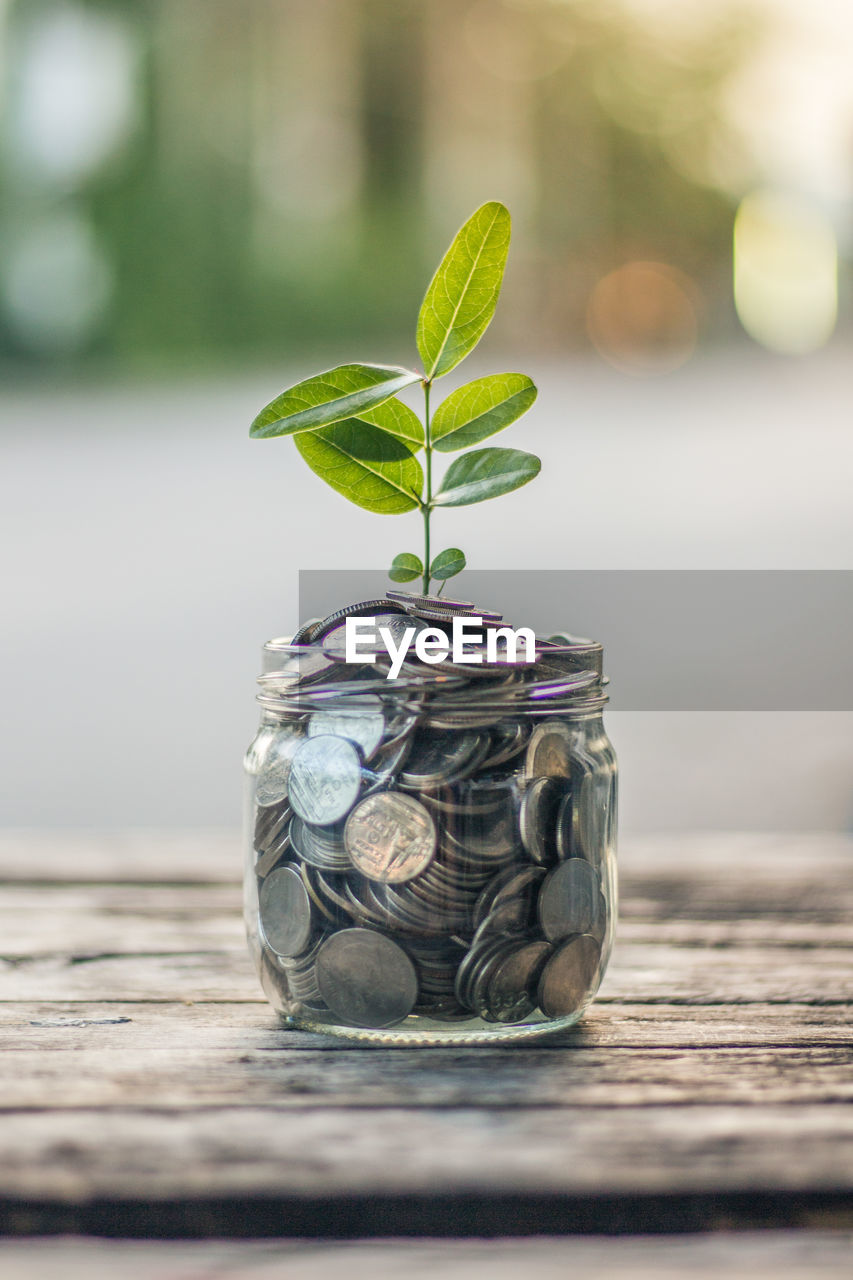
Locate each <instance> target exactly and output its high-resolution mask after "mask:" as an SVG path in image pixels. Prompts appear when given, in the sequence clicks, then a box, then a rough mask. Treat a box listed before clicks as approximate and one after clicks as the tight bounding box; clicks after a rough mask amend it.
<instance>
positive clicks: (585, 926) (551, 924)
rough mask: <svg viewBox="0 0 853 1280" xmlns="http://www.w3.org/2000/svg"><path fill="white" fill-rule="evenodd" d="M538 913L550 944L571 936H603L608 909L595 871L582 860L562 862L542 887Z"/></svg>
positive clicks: (550, 873)
mask: <svg viewBox="0 0 853 1280" xmlns="http://www.w3.org/2000/svg"><path fill="white" fill-rule="evenodd" d="M538 910H539V923H540V925H541V926H542V932H543V933H544V934H545V937H546V938H548V939H549V940H550V941H551V942H557V941H558V940H559V939H560V938H565V937H567V936H568V935H569V934H572V933H591V934H596V935H597V934H599V933H601V932H602V929H603V924H604V918H605V915H606V909H605V903H604V898H603V895H602V893H601V884H600V881H599V878H598V873H597V872H596V870H595V868H594V867H592V866H591V865H590V864H589V863H588V862H586V861H585V860H584V859H583V858H568V859H567V860H566V861H565V862H561V863H560V864H559V865H558V866H556V867H555V868H554V870H553V871H551V872H549V873H548V875H547V876H546V878H545V880H544V882H543V884H542V888H541V890H540V892H539V907H538ZM602 936H603V935H602Z"/></svg>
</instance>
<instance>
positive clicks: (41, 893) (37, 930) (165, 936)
mask: <svg viewBox="0 0 853 1280" xmlns="http://www.w3.org/2000/svg"><path fill="white" fill-rule="evenodd" d="M849 878H850V880H851V881H853V874H851V875H850V877H849ZM827 891H828V890H827ZM788 892H789V899H788V904H787V907H786V908H785V909H784V910H779V911H777V912H776V913H775V914H774V913H773V912H771V911H770V910H768V911H767V913H766V914H761V915H758V914H755V913H753V914H750V913H749V912H748V911H747V910H746V907H744V910H743V913H742V915H741V916H740V917H737V918H722V919H707V918H706V917H705V916H704V915H703V914H702V912H703V907H702V904H701V901H699V902H694V903H691V902H690V901H686V900H685V899H686V898H687V894H686V892H685V890H684V887H683V886H682V887H681V888H680V890H679V894H680V897H681V900H682V901H681V907H680V910H679V913H678V915H677V916H674V917H671V918H659V917H658V916H657V914H656V913H657V912H658V911H659V910H660V903H657V904H655V906H654V907H653V908H652V909H650V910H649V911H648V912H646V913H645V914H643V903H644V901H647V899H643V898H642V897H640V898H637V897H632V896H631V895H630V886H627V887H626V889H625V892H624V893H623V907H622V915H621V919H620V922H619V939H620V941H628V942H632V943H648V944H652V945H656V944H658V943H673V944H677V945H681V946H690V947H713V948H722V947H731V946H736V945H744V944H758V945H760V946H768V945H769V946H773V947H780V946H786V947H798V948H802V949H808V948H820V949H825V948H827V947H853V902H852V903H851V910H850V912H849V913H847V914H846V915H844V916H843V918H842V919H839V920H834V919H833V920H828V919H826V918H825V917H826V915H827V914H828V911H825V912H824V918H823V919H815V918H814V915H813V914H812V913H810V912H808V911H807V910H805V909H804V910H803V917H802V918H800V917H796V918H792V909H793V908H795V907H796V905H797V903H798V902H799V898H798V893H799V890H798V889H797V888H796V887H793V888H790V889H789V891H788ZM697 897H698V894H697ZM243 936H244V934H243V924H242V895H241V890H240V887H239V886H238V885H172V886H162V885H127V884H119V885H102V884H91V885H55V884H42V885H30V884H12V885H5V886H3V888H2V891H0V939H2V944H0V954H1V955H2V956H3V957H4V958H6V959H18V958H23V957H32V956H56V955H71V956H91V955H97V954H99V953H100V954H109V953H113V954H133V953H138V954H145V953H148V954H154V953H157V952H160V953H162V952H164V951H170V952H180V951H185V952H190V951H204V950H208V949H210V947H211V946H213V947H219V946H223V945H225V946H241V945H242V940H243Z"/></svg>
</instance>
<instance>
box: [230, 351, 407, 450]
mask: <svg viewBox="0 0 853 1280" xmlns="http://www.w3.org/2000/svg"><path fill="white" fill-rule="evenodd" d="M419 381H420V377H419V375H418V374H416V373H412V372H411V370H409V369H401V368H399V367H398V366H396V365H392V366H385V365H379V364H341V365H338V367H337V368H336V369H329V370H328V371H327V372H326V373H318V374H316V375H315V377H313V378H307V379H306V380H305V381H304V382H298V383H297V384H296V386H295V387H290V389H289V390H287V391H282V393H281V395H280V396H276V398H275V400H272V401H270V403H269V404H268V405H267V407H266V408H265V409H262V410H261V412H260V413H259V414H258V416H257V418H255V421H254V422H253V423H252V425H251V428H250V429H249V435H250V436H252V437H253V439H255V440H266V439H269V438H270V437H271V436H290V435H294V434H295V433H297V432H302V431H316V430H317V428H318V427H325V426H328V425H329V424H330V423H332V422H342V421H343V420H344V419H345V418H352V417H354V416H355V415H357V414H360V413H363V412H364V411H365V410H370V409H375V408H376V406H377V405H380V404H382V403H383V402H384V401H385V400H390V399H391V397H392V396H394V395H396V394H397V392H398V391H402V389H403V387H408V386H411V384H412V383H413V382H419Z"/></svg>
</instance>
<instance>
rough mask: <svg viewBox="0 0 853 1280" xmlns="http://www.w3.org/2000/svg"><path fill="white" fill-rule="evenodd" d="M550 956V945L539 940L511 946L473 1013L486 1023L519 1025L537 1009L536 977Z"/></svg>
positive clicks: (503, 954) (499, 960) (496, 966)
mask: <svg viewBox="0 0 853 1280" xmlns="http://www.w3.org/2000/svg"><path fill="white" fill-rule="evenodd" d="M550 954H551V946H550V944H549V943H547V942H543V941H542V940H541V939H533V940H531V941H529V942H524V943H522V944H521V946H516V945H515V944H514V943H513V944H512V945H511V949H510V948H507V950H506V952H505V953H504V952H502V953H501V955H500V957H499V959H498V961H497V963H496V964H495V966H494V968H493V969H492V971H491V973H490V976H489V979H488V982H487V983H486V989H485V992H484V996H483V999H482V1002H481V1004H480V1006H479V1008H477V1009H476V1010H475V1012H476V1013H478V1014H479V1016H480V1017H481V1018H485V1019H486V1021H487V1022H521V1020H522V1019H523V1018H526V1017H527V1016H528V1015H529V1014H531V1013H532V1012H533V1010H534V1009H535V1008H536V1004H537V1001H538V995H537V990H536V988H537V983H538V981H539V975H540V973H541V971H542V967H543V965H544V964H545V962H546V960H547V959H548V956H549V955H550Z"/></svg>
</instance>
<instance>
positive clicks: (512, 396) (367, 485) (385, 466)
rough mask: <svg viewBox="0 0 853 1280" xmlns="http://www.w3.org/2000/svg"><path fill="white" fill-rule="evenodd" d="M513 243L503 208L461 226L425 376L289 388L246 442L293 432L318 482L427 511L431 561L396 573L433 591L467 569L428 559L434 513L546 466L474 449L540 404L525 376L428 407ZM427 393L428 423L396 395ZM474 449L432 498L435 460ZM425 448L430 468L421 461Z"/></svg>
mask: <svg viewBox="0 0 853 1280" xmlns="http://www.w3.org/2000/svg"><path fill="white" fill-rule="evenodd" d="M509 238H510V217H509V212H508V210H507V209H506V208H505V207H504V205H502V204H499V203H498V202H497V201H490V202H489V203H488V204H484V205H482V207H481V208H479V209H477V211H476V212H475V213H473V214H472V215H471V217H470V218H469V219H468V221H467V222H466V223H465V224H464V225H463V226H462V227H461V228H460V229H459V231H458V232H457V234H456V236H455V238H454V240H453V243H452V244H451V246H450V248H449V249H448V250H447V253H446V254H445V255H444V257H443V258H442V260H441V264H440V265H439V268H438V270H437V271H436V273H435V275H434V276H433V278H432V281H431V283H430V286H429V288H428V289H427V291H426V295H425V297H424V300H423V302H422V303H421V309H420V313H419V315H418V323H417V335H416V341H417V347H418V352H419V354H420V357H421V360H422V361H423V367H424V372H423V373H416V372H414V371H413V370H411V369H403V368H400V367H399V366H396V365H393V366H389V365H378V364H343V365H339V366H338V367H337V368H335V369H329V370H328V372H326V373H318V374H316V375H315V376H314V377H313V378H307V379H306V380H305V381H304V382H299V383H297V384H296V386H293V387H290V388H289V389H288V390H287V391H283V392H282V393H281V395H279V396H276V398H275V400H273V401H271V402H270V404H268V405H267V406H266V408H265V409H262V410H261V412H260V413H259V414H258V416H257V417H256V418H255V421H254V422H253V423H252V426H251V430H250V432H249V434H250V435H251V436H252V437H253V438H254V439H257V440H264V439H268V438H270V437H272V436H293V437H294V442H295V444H296V447H297V449H298V450H299V452H300V453H301V454H302V457H303V458H304V459H305V461H306V462H307V463H308V466H309V467H310V468H311V470H312V471H313V472H315V474H316V475H318V476H320V478H321V479H322V480H325V481H326V483H327V484H328V485H331V487H332V488H333V489H336V490H337V492H338V493H341V494H343V496H344V497H345V498H348V499H349V501H350V502H354V503H355V504H356V506H359V507H363V508H365V510H367V511H375V512H376V513H377V514H382V515H398V514H400V513H402V512H406V511H414V510H415V508H419V509H420V511H421V513H422V515H423V520H424V546H423V558H421V557H420V556H418V555H415V554H414V553H413V552H408V551H404V552H401V553H400V554H399V555H397V556H395V557H394V559H393V561H392V563H391V568H390V569H389V574H388V576H389V577H390V578H391V579H392V580H393V581H394V582H414V581H415V579H416V578H420V579H421V581H422V584H423V590H424V592H425V593H428V592H429V589H430V584H431V582H432V580H433V579H435V580H436V581H438V582H440V583H441V588H439V591H440V590H441V589H442V588H443V586H444V583H445V582H446V581H447V579H449V578H453V577H455V575H456V574H457V573H460V572H461V571H462V570H463V569H464V568H465V556H464V554H463V553H462V552H461V551H460V550H459V548H458V547H448V548H447V549H446V550H445V551H440V552H439V553H438V554H437V555H436V556H434V557H432V558H431V548H430V517H431V516H432V513H433V511H434V510H435V509H436V508H437V507H464V506H470V505H471V504H472V503H475V502H484V501H485V500H486V499H487V498H497V497H499V496H500V495H501V494H503V493H510V492H512V490H513V489H519V488H520V487H521V486H522V485H524V484H527V482H528V481H529V480H532V479H533V477H534V476H535V475H537V474H538V472H539V469H540V467H541V465H542V464H541V462H540V460H539V459H538V458H537V457H535V455H534V454H532V453H524V452H522V451H521V450H519V449H496V448H492V447H489V448H485V449H469V446H470V445H474V444H479V443H480V441H481V440H485V439H487V438H488V437H489V436H493V435H495V433H496V432H498V431H501V430H503V428H504V427H507V426H509V424H510V423H511V422H515V420H516V418H520V417H521V415H522V414H523V413H525V412H526V411H527V410H528V409H529V408H530V406H531V405H532V404H533V401H534V400H535V399H536V387H535V386H534V385H533V382H532V381H531V379H530V378H528V377H527V375H526V374H523V373H493V374H489V375H487V376H486V377H484V378H476V379H475V380H474V381H473V382H469V383H466V384H465V386H462V387H459V388H457V390H456V391H452V392H451V393H450V395H448V396H447V397H446V399H445V400H443V401H442V402H441V404H439V405H438V406H437V408H434V410H433V409H432V406H431V403H430V398H431V392H432V389H433V383H434V382H435V381H436V380H437V379H438V378H442V377H444V375H445V374H447V373H450V371H451V369H455V368H456V366H457V365H458V364H460V363H461V361H462V360H464V359H465V357H466V356H467V355H469V354H470V352H471V351H473V349H474V347H475V346H476V345H477V343H478V342H479V341H480V338H481V337H482V336H483V334H484V333H485V331H486V329H487V328H488V326H489V323H490V322H491V319H492V316H493V315H494V313H495V307H496V305H497V301H498V296H499V294H500V290H501V282H502V280H503V273H504V267H505V266H506V258H507V251H508V249H509ZM415 383H420V384H421V387H422V388H423V397H424V412H423V421H421V419H420V418H419V417H418V415H417V414H416V413H415V412H414V410H412V409H410V408H409V407H408V405H406V404H404V403H403V401H402V400H400V399H399V398H398V393H399V392H400V391H403V390H405V388H406V387H410V386H414V384H415ZM460 449H468V452H467V453H462V454H460V456H459V457H458V458H456V459H454V461H453V462H452V463H451V464H450V466H449V467H448V469H447V471H446V473H445V475H444V478H443V479H442V481H441V484H440V486H439V488H438V489H437V491H436V492H433V477H432V462H433V454H434V453H435V452H436V451H438V452H439V453H455V452H456V451H457V450H460ZM421 452H423V465H421V461H420V460H419V458H418V454H420V453H421Z"/></svg>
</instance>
